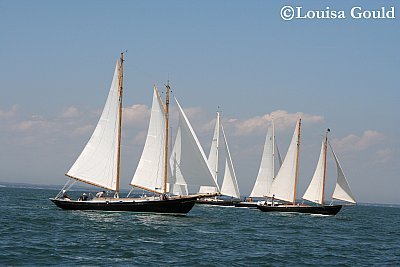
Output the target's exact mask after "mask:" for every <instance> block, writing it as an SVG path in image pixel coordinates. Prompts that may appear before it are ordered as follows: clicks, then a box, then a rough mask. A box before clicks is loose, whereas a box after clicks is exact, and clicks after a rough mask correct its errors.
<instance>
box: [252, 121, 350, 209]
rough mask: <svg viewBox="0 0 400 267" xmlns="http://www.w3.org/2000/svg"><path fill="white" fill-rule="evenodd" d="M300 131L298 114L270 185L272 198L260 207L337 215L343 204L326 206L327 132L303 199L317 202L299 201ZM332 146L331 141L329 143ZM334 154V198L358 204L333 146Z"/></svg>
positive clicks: (269, 195)
mask: <svg viewBox="0 0 400 267" xmlns="http://www.w3.org/2000/svg"><path fill="white" fill-rule="evenodd" d="M300 130H301V118H300V116H299V118H298V121H297V125H296V129H295V131H294V133H293V137H292V141H291V143H290V145H289V149H288V152H287V154H286V157H285V159H284V161H283V163H282V166H281V168H280V170H279V172H278V174H277V175H276V177H275V178H274V180H273V182H272V184H271V188H270V189H269V191H268V194H267V196H268V197H270V198H271V199H272V201H271V202H270V203H268V204H267V203H265V205H258V206H257V208H258V209H260V210H261V211H264V212H297V213H311V214H323V215H336V214H337V213H338V212H339V211H340V210H341V208H342V206H343V205H339V204H337V205H332V204H330V205H325V203H324V199H325V198H324V197H325V178H326V155H327V146H328V132H329V129H328V131H327V132H326V135H325V138H324V140H323V142H322V147H321V153H320V157H319V160H318V164H317V167H316V170H315V173H314V176H313V178H312V180H311V183H310V185H309V187H308V188H307V190H306V192H305V194H304V196H303V199H305V200H308V201H310V202H314V203H315V204H316V205H313V206H312V205H306V204H299V203H296V190H297V179H298V162H299V150H300ZM329 145H330V144H329ZM330 148H331V151H332V154H333V156H334V158H335V161H336V167H337V175H338V176H337V180H336V187H335V190H334V192H333V195H332V198H333V199H336V200H341V201H345V202H348V203H351V204H356V201H355V199H354V197H353V195H352V193H351V190H350V187H349V184H348V182H347V179H346V177H345V175H344V173H343V170H342V167H341V166H340V163H339V160H338V158H337V156H336V154H335V152H334V151H333V148H332V146H330ZM275 200H279V201H284V202H285V203H286V204H281V203H279V204H276V203H275Z"/></svg>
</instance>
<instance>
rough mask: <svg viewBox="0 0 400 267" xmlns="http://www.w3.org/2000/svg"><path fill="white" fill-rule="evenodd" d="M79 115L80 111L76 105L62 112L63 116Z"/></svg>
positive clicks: (72, 116)
mask: <svg viewBox="0 0 400 267" xmlns="http://www.w3.org/2000/svg"><path fill="white" fill-rule="evenodd" d="M78 116H79V111H78V109H77V108H76V107H74V106H71V107H68V108H67V109H66V110H64V111H63V113H62V114H61V117H62V118H75V117H78Z"/></svg>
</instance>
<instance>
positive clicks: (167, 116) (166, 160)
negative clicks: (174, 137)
mask: <svg viewBox="0 0 400 267" xmlns="http://www.w3.org/2000/svg"><path fill="white" fill-rule="evenodd" d="M165 87H166V89H167V91H166V94H165V155H164V190H163V192H164V194H165V193H166V192H167V171H168V170H167V164H168V128H169V114H168V113H169V92H170V90H171V87H170V86H169V80H168V81H167V85H166V86H165Z"/></svg>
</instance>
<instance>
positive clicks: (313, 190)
mask: <svg viewBox="0 0 400 267" xmlns="http://www.w3.org/2000/svg"><path fill="white" fill-rule="evenodd" d="M324 158H325V142H322V146H321V153H320V154H319V160H318V163H317V167H316V168H315V172H314V176H313V178H312V179H311V182H310V185H309V186H308V188H307V190H306V192H305V193H304V196H303V199H305V200H309V201H311V202H314V203H317V204H322V202H323V199H322V198H323V194H324V170H325V160H324Z"/></svg>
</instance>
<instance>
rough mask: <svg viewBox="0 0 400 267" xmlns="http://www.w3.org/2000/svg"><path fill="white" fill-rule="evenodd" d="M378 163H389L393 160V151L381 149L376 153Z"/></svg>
mask: <svg viewBox="0 0 400 267" xmlns="http://www.w3.org/2000/svg"><path fill="white" fill-rule="evenodd" d="M375 155H376V158H377V160H376V161H377V162H378V163H387V162H389V161H390V160H391V159H392V155H393V150H391V149H390V148H385V149H380V150H378V151H376V153H375Z"/></svg>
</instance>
